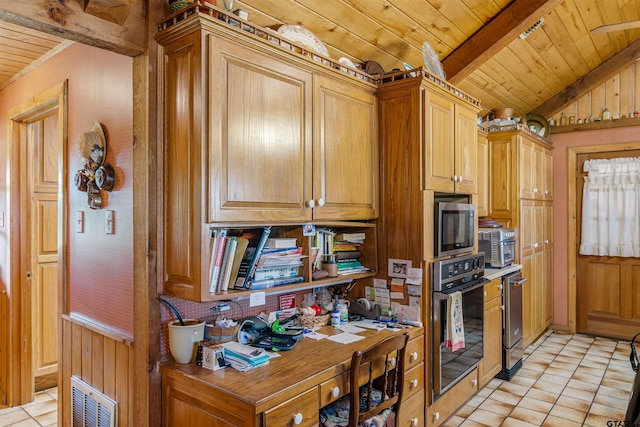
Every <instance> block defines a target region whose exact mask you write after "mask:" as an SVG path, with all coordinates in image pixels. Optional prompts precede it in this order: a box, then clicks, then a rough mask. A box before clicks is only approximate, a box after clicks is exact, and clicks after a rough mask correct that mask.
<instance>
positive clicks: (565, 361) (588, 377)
mask: <svg viewBox="0 0 640 427" xmlns="http://www.w3.org/2000/svg"><path fill="white" fill-rule="evenodd" d="M629 352H630V348H629V343H628V342H627V341H616V340H611V339H607V338H596V337H591V336H586V335H579V334H578V335H569V334H562V333H557V332H548V333H547V334H545V336H543V337H542V338H540V339H539V340H538V341H537V342H535V343H534V344H532V345H531V346H529V347H528V348H527V349H526V350H525V357H524V365H523V367H522V369H520V371H518V373H517V374H516V375H515V377H514V378H512V379H511V381H503V380H499V379H493V380H492V381H491V382H490V383H489V384H488V385H487V386H486V387H485V388H483V389H482V390H480V391H479V392H478V393H477V394H476V396H474V397H473V398H472V399H471V400H470V401H469V402H467V403H466V405H464V406H463V407H462V408H460V410H459V411H458V412H457V413H456V414H455V415H454V416H452V417H451V418H450V419H449V420H447V422H446V423H445V424H444V426H446V427H458V426H460V427H473V426H490V427H495V426H507V427H510V426H522V427H530V426H547V427H556V426H558V427H560V426H562V427H571V426H581V425H586V426H596V427H603V426H607V425H622V424H615V423H609V424H608V423H607V421H614V420H622V419H623V417H624V414H625V410H626V408H627V403H628V402H629V396H630V393H631V386H632V384H633V379H634V376H635V373H634V372H633V370H632V369H631V364H630V363H629ZM57 403H58V392H57V389H55V388H54V389H50V390H46V391H43V392H40V393H38V394H36V398H35V400H34V401H33V402H31V403H28V404H26V405H23V406H19V407H14V408H6V409H0V427H5V426H11V427H40V426H57Z"/></svg>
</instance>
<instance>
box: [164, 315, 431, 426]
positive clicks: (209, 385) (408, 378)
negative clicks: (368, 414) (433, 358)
mask: <svg viewBox="0 0 640 427" xmlns="http://www.w3.org/2000/svg"><path fill="white" fill-rule="evenodd" d="M335 331H336V329H335V328H333V327H331V326H327V327H324V328H322V329H321V330H320V332H322V333H325V334H334V333H336V332H335ZM403 331H407V332H409V340H410V341H409V344H408V347H407V351H406V355H405V357H406V362H405V363H406V371H407V374H406V375H405V391H404V393H405V396H404V399H403V402H404V401H408V400H409V399H413V400H412V401H410V402H409V403H411V405H407V407H408V408H411V412H418V413H417V414H413V413H412V414H409V413H408V412H409V409H408V410H407V414H406V416H405V413H404V412H405V411H403V410H401V411H402V413H401V416H402V417H404V418H407V419H411V420H413V418H416V417H418V418H419V421H423V419H424V392H423V389H424V363H423V360H424V336H423V334H424V330H423V328H410V329H404V330H403ZM394 333H402V332H391V331H386V330H385V331H373V330H366V331H364V332H362V333H359V334H358V335H362V336H364V337H365V338H364V339H362V340H360V341H357V342H355V343H351V344H340V343H336V342H333V341H329V340H326V339H324V340H320V341H315V340H312V339H308V338H303V339H302V340H301V341H300V342H299V343H298V344H297V345H296V346H295V347H294V348H293V349H291V350H288V351H283V352H281V356H280V357H276V358H273V359H271V360H270V362H269V364H267V365H265V366H261V367H259V368H256V369H254V370H252V371H249V372H238V371H236V370H235V369H233V368H226V369H222V370H219V371H215V372H213V371H211V370H208V369H204V368H201V367H199V366H196V365H195V364H193V363H191V364H184V365H183V364H178V363H175V362H173V361H172V360H171V361H165V362H163V364H162V365H161V367H160V370H161V373H162V399H163V402H162V407H163V416H162V422H163V425H164V426H175V425H181V426H197V425H208V426H247V427H249V426H251V427H276V426H277V427H282V426H289V425H292V426H293V425H299V426H315V425H317V424H318V417H319V415H318V413H319V412H318V411H319V409H320V407H322V406H324V405H326V404H328V403H330V402H331V401H333V400H336V399H337V398H339V397H340V396H343V395H345V394H346V393H347V392H348V388H347V386H348V379H347V376H348V371H349V365H350V363H351V355H352V354H353V352H354V351H356V350H364V349H366V348H369V347H370V346H372V345H374V344H376V343H378V342H380V341H381V340H382V339H384V338H385V337H388V336H389V335H390V334H394ZM336 387H338V389H336ZM420 400H421V402H420ZM297 414H300V415H299V416H301V417H302V421H301V422H300V423H299V424H294V422H293V420H294V417H295V416H296V415H297ZM416 425H422V422H419V423H418V424H416Z"/></svg>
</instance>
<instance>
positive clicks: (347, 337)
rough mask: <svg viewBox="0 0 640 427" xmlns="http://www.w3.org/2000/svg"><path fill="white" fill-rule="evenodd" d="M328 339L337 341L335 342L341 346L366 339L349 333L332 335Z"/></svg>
mask: <svg viewBox="0 0 640 427" xmlns="http://www.w3.org/2000/svg"><path fill="white" fill-rule="evenodd" d="M327 339H328V340H331V341H335V342H338V343H341V344H349V343H352V342H356V341H359V340H362V339H364V337H363V336H360V335H356V334H351V333H349V332H343V333H341V334H337V335H331V336H330V337H328V338H327Z"/></svg>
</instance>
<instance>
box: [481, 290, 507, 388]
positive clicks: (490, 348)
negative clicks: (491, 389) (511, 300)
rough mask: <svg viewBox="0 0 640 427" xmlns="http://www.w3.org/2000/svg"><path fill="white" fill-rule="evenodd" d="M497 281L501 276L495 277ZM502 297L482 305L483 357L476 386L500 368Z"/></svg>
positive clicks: (484, 381) (492, 375)
mask: <svg viewBox="0 0 640 427" xmlns="http://www.w3.org/2000/svg"><path fill="white" fill-rule="evenodd" d="M495 280H497V281H499V282H501V281H502V278H499V279H495ZM501 303H502V298H501V297H497V298H493V299H491V300H489V301H486V302H485V305H484V331H483V336H484V341H483V348H484V357H483V359H482V362H480V365H479V367H478V386H479V387H483V386H484V385H485V384H487V383H488V382H489V381H491V379H492V378H493V377H495V376H496V374H497V373H498V372H500V369H502V308H501Z"/></svg>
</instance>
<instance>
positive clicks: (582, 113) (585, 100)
mask: <svg viewBox="0 0 640 427" xmlns="http://www.w3.org/2000/svg"><path fill="white" fill-rule="evenodd" d="M576 102H577V103H578V117H577V118H579V119H582V121H583V123H584V119H586V118H587V117H590V116H591V93H588V94H587V95H586V96H581V97H580V98H578V100H577V101H576Z"/></svg>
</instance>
